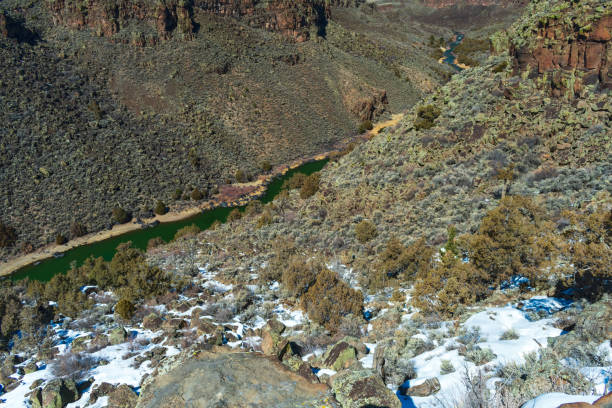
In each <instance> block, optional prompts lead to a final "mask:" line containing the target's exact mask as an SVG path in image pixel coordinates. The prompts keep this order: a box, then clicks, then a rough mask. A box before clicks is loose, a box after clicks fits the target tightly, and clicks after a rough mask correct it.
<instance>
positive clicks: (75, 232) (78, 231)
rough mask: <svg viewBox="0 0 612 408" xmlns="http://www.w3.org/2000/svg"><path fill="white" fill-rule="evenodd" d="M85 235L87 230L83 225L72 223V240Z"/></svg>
mask: <svg viewBox="0 0 612 408" xmlns="http://www.w3.org/2000/svg"><path fill="white" fill-rule="evenodd" d="M85 234H87V228H86V227H85V226H84V225H83V224H81V223H78V222H73V223H72V224H71V225H70V235H71V236H72V238H78V237H82V236H83V235H85Z"/></svg>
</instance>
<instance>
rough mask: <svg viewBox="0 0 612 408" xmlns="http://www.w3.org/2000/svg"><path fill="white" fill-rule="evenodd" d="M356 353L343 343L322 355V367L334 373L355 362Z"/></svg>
mask: <svg viewBox="0 0 612 408" xmlns="http://www.w3.org/2000/svg"><path fill="white" fill-rule="evenodd" d="M356 357H357V351H356V350H355V348H354V347H353V346H351V345H349V344H348V343H347V342H345V341H341V342H339V343H336V344H334V345H333V346H331V347H330V348H329V349H328V350H327V351H326V352H325V354H324V355H323V366H324V367H325V368H330V369H332V370H335V371H340V370H342V369H343V368H348V367H349V366H351V365H352V364H353V363H355V362H356V361H357V358H356Z"/></svg>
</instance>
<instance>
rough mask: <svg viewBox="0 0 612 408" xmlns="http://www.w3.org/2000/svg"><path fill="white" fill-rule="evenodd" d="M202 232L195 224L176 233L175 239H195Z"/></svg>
mask: <svg viewBox="0 0 612 408" xmlns="http://www.w3.org/2000/svg"><path fill="white" fill-rule="evenodd" d="M200 231H201V230H200V227H198V226H197V225H195V224H191V225H187V226H184V227H183V228H181V229H179V230H178V231H176V233H175V234H174V239H175V240H177V239H179V238H185V237H194V236H196V235H198V234H199V233H200Z"/></svg>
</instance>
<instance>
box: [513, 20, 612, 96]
mask: <svg viewBox="0 0 612 408" xmlns="http://www.w3.org/2000/svg"><path fill="white" fill-rule="evenodd" d="M533 30H534V31H536V35H535V36H534V38H535V40H533V41H530V42H527V43H524V44H521V43H520V41H515V42H514V43H511V45H510V54H511V56H512V58H513V65H514V69H515V71H517V72H525V71H530V73H531V74H532V75H540V76H542V77H543V78H544V79H545V80H546V82H548V83H549V84H550V86H551V89H552V93H553V94H554V95H556V96H559V95H561V94H567V92H566V91H567V90H568V89H569V90H572V89H573V91H574V93H576V94H579V93H580V91H581V89H582V88H583V86H585V85H597V86H599V87H600V88H612V70H611V69H610V65H611V61H612V45H611V40H612V15H603V16H599V17H598V18H596V19H594V20H593V21H588V22H580V23H578V22H576V21H573V20H572V19H568V18H560V17H558V16H555V17H554V18H549V19H540V20H539V21H538V23H537V26H536V27H534V28H533ZM517 42H518V44H517Z"/></svg>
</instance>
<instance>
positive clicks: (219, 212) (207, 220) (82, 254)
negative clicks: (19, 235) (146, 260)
mask: <svg viewBox="0 0 612 408" xmlns="http://www.w3.org/2000/svg"><path fill="white" fill-rule="evenodd" d="M328 161H329V160H328V159H324V160H319V161H312V162H309V163H305V164H303V165H302V166H300V167H297V168H295V169H293V170H289V171H288V172H287V173H286V174H284V175H282V176H279V177H276V178H275V179H274V180H272V181H271V182H270V183H269V184H268V187H267V189H266V192H265V194H264V195H263V196H262V197H260V198H259V199H258V200H259V201H261V202H262V203H264V204H265V203H268V202H270V201H272V200H273V199H274V197H276V196H277V195H278V193H280V191H281V189H282V186H283V183H284V182H285V180H288V179H289V178H291V176H293V175H294V174H295V173H303V174H306V175H309V174H312V173H315V172H317V171H319V170H321V169H322V168H323V166H325V164H327V162H328ZM234 208H238V209H239V210H241V211H243V210H244V208H245V207H244V206H242V207H218V208H214V209H212V210H207V211H203V212H202V213H200V214H198V215H194V216H193V217H190V218H186V219H184V220H181V221H175V222H168V223H161V224H159V225H157V226H155V227H151V228H143V229H139V230H135V231H131V232H128V233H125V234H122V235H118V236H116V237H112V238H109V239H106V240H104V241H99V242H94V243H92V244H89V245H83V246H79V247H76V248H73V249H71V250H69V251H66V252H65V253H64V256H63V257H61V258H49V259H46V260H44V261H41V262H40V263H37V264H32V265H28V266H25V267H23V268H21V269H19V270H18V271H16V272H15V273H13V274H12V275H11V276H10V278H11V279H13V280H19V279H24V278H30V279H36V280H40V281H48V280H49V279H51V278H52V277H53V275H55V274H56V273H59V272H66V271H68V270H69V269H70V266H71V264H72V263H73V262H76V264H77V265H81V264H82V263H83V261H85V259H87V258H89V257H90V256H93V257H100V256H101V257H103V258H104V259H105V260H107V261H110V260H111V259H112V257H113V256H114V255H115V249H116V248H117V246H118V245H119V244H121V243H122V242H128V241H132V246H133V247H136V248H140V249H143V250H144V249H146V247H147V243H148V242H149V240H150V239H151V238H154V237H161V238H162V239H163V240H164V241H166V242H168V241H170V240H171V239H172V238H173V237H174V234H175V233H176V231H178V230H179V229H181V228H183V227H185V226H187V225H191V224H195V225H197V226H198V227H200V229H202V230H205V229H207V228H208V227H210V226H211V225H212V223H213V222H215V221H220V222H225V220H226V219H227V215H228V214H229V213H230V212H231V211H232V210H233V209H234Z"/></svg>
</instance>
